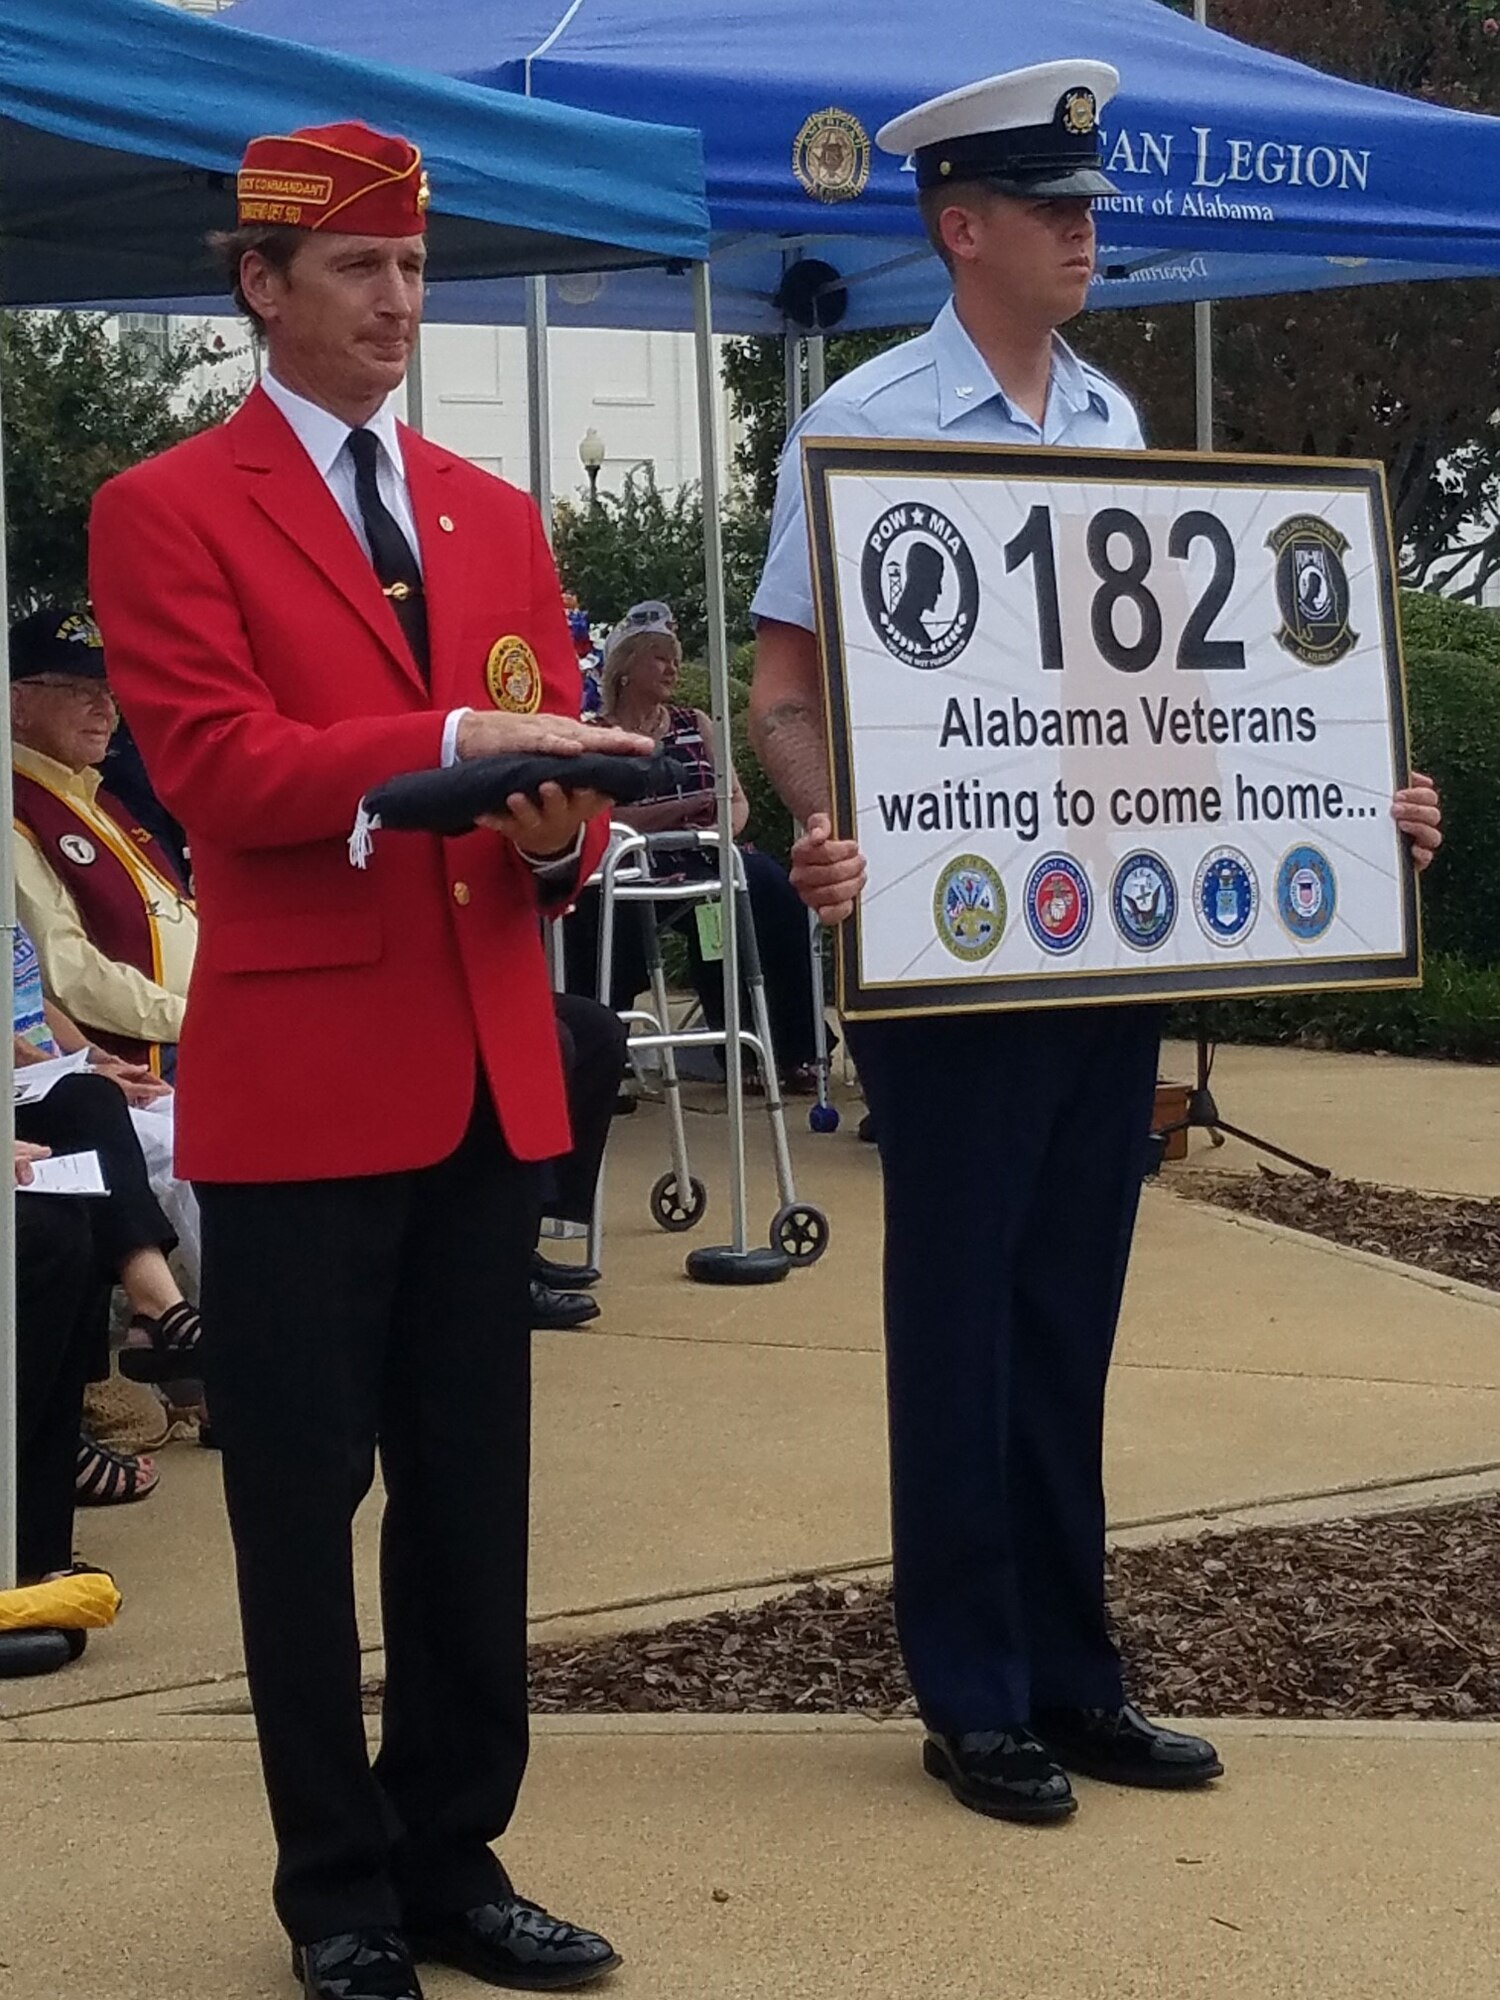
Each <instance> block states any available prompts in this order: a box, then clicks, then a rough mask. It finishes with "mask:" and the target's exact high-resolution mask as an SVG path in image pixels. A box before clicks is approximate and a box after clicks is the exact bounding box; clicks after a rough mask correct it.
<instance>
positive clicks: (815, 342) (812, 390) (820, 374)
mask: <svg viewBox="0 0 1500 2000" xmlns="http://www.w3.org/2000/svg"><path fill="white" fill-rule="evenodd" d="M827 387H828V342H827V341H826V340H825V339H824V337H823V335H822V334H821V333H814V334H811V335H809V337H808V341H807V400H808V402H809V403H815V402H817V400H818V398H819V396H821V395H822V393H823V391H824V390H825V389H826V388H827Z"/></svg>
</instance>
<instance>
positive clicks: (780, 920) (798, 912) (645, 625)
mask: <svg viewBox="0 0 1500 2000" xmlns="http://www.w3.org/2000/svg"><path fill="white" fill-rule="evenodd" d="M681 668H682V645H681V642H680V641H679V639H678V637H677V625H676V621H675V619H674V618H673V616H672V607H671V606H670V605H669V604H663V603H661V602H659V601H656V600H651V601H649V602H647V603H644V604H636V605H632V607H631V608H630V610H629V611H627V612H626V614H625V616H624V617H623V618H622V619H621V620H620V622H619V624H618V625H616V626H615V628H614V630H613V631H612V632H611V633H610V635H609V637H608V639H606V641H605V643H604V674H603V699H602V702H601V706H600V710H599V717H598V719H599V721H600V722H603V723H613V724H614V725H615V726H616V727H617V728H622V729H631V730H634V731H636V732H637V733H638V734H640V735H643V736H650V737H651V738H652V739H653V740H654V741H655V742H656V743H657V744H659V745H660V747H661V748H662V749H663V750H665V751H666V752H667V753H668V755H669V756H670V757H671V758H672V759H673V760H674V762H675V763H676V765H677V768H678V772H679V782H678V786H677V788H676V789H674V790H673V791H672V792H671V793H669V794H666V795H664V796H662V797H660V798H651V799H644V800H642V801H641V802H640V803H639V804H638V805H634V806H619V807H616V809H615V812H614V818H615V819H616V820H618V821H620V822H621V823H622V824H624V825H626V826H630V827H633V828H634V829H635V831H636V832H637V833H673V832H676V831H677V830H678V829H679V828H681V829H683V830H687V831H694V830H696V829H698V828H709V827H712V826H713V825H714V821H715V814H716V807H715V803H714V779H715V765H714V750H713V724H712V723H711V722H710V720H709V718H708V717H707V716H706V715H705V714H704V713H703V711H702V709H698V708H690V707H689V706H687V704H686V703H683V702H675V701H674V700H673V699H672V696H673V694H674V693H675V691H676V687H677V680H678V676H679V674H680V672H681ZM730 778H731V782H732V785H733V801H734V802H733V814H732V817H733V825H734V832H735V837H736V839H738V838H739V836H740V835H741V834H742V833H743V832H744V829H745V823H746V821H747V820H748V819H749V817H750V802H749V800H748V799H747V798H746V797H745V794H744V791H743V789H742V787H741V785H740V781H739V774H738V773H737V772H735V771H733V770H731V772H730ZM741 853H742V855H743V858H744V863H745V879H746V884H747V887H748V889H749V892H750V909H751V914H752V917H753V919H754V923H755V935H756V940H757V942H758V943H759V946H760V957H761V966H762V969H763V971H764V973H765V980H766V1004H767V1006H768V1008H769V1011H770V1016H771V1040H772V1043H773V1046H774V1048H775V1052H776V1064H777V1069H778V1072H779V1074H780V1076H781V1080H782V1086H783V1088H784V1089H786V1090H790V1091H798V1092H805V1091H809V1090H811V1089H812V1088H813V1087H814V1084H815V1074H814V1070H813V1060H814V1053H815V1044H814V1041H813V1004H814V1003H813V984H812V961H811V957H810V955H809V952H808V942H807V915H806V912H805V911H804V909H803V907H802V903H801V899H800V898H799V897H798V895H797V892H796V891H795V890H794V889H793V887H792V885H791V883H790V881H789V880H788V879H787V873H786V870H785V869H784V868H783V867H782V866H781V864H780V863H779V862H778V861H776V860H775V859H774V858H773V857H772V856H771V855H769V854H762V853H761V852H760V851H759V850H758V849H757V848H754V847H744V848H742V849H741ZM715 865H716V864H715V862H714V859H713V857H712V856H711V855H707V854H698V853H692V852H688V851H684V852H683V853H682V854H681V855H672V856H669V857H666V858H665V859H664V858H663V857H661V856H657V857H656V862H655V866H656V871H657V873H658V874H666V873H668V872H669V873H670V874H671V875H672V876H674V877H675V878H676V879H678V880H681V879H682V877H684V876H685V875H691V874H695V873H699V872H701V873H702V874H704V875H707V874H708V873H710V872H711V871H712V870H713V869H714V867H715ZM626 915H627V920H626V921H623V922H617V923H616V926H615V939H614V972H613V979H612V991H611V993H610V996H609V1002H610V1005H611V1006H612V1007H614V1008H615V1009H616V1010H617V1011H619V1010H622V1009H624V1008H628V1007H630V1006H631V1005H633V1003H634V1001H635V998H636V995H637V994H638V993H639V992H640V991H641V989H642V988H643V987H644V986H645V984H646V954H645V947H644V944H643V942H642V940H641V937H640V934H639V929H638V926H637V924H636V921H635V918H634V914H633V912H632V913H626ZM669 920H670V921H672V922H674V923H675V924H676V926H677V927H678V928H679V929H680V930H681V931H682V932H683V934H684V935H685V937H686V939H687V947H688V960H689V965H690V968H691V973H692V980H693V986H694V989H695V991H696V992H697V994H698V997H699V999H700V1000H701V1001H702V1003H703V1012H704V1014H705V1016H706V1018H707V1019H708V1021H709V1023H710V1025H711V1026H713V1027H716V1028H718V1027H722V1026H723V1024H724V974H723V968H722V966H721V965H720V963H719V962H718V961H717V960H716V959H709V958H705V956H704V953H703V948H702V945H701V943H700V940H699V935H698V925H697V922H696V919H695V914H694V912H693V911H692V910H691V909H689V910H687V911H685V912H682V911H679V912H677V913H676V914H675V915H673V916H672V917H671V918H670V919H669ZM564 929H565V936H566V943H567V971H568V986H569V989H570V990H571V991H572V992H575V993H592V992H593V991H594V990H595V980H596V967H597V964H598V939H599V892H598V890H597V889H591V890H588V891H586V892H585V894H584V896H582V897H581V898H580V899H579V904H578V908H577V910H576V911H575V912H574V914H573V915H572V916H571V917H570V918H569V919H568V921H567V923H566V925H565V927H564Z"/></svg>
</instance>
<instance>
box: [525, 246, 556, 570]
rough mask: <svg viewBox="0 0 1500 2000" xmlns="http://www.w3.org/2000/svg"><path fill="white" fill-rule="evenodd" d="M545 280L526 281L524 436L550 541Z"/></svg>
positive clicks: (549, 383)
mask: <svg viewBox="0 0 1500 2000" xmlns="http://www.w3.org/2000/svg"><path fill="white" fill-rule="evenodd" d="M547 346H548V343H547V280H546V279H545V278H528V279H527V280H526V435H527V444H528V447H529V450H530V454H531V497H532V499H533V500H535V502H536V504H537V511H538V512H539V513H540V514H541V517H542V527H543V530H544V531H545V533H546V536H547V540H548V541H549V542H550V541H551V540H552V380H551V370H550V368H549V366H548V362H549V359H550V357H549V355H548V351H547Z"/></svg>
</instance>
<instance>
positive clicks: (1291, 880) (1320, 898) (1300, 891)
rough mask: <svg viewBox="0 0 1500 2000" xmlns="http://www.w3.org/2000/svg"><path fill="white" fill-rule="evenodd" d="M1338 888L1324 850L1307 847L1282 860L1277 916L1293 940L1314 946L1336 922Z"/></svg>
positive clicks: (1293, 850) (1283, 857) (1277, 888)
mask: <svg viewBox="0 0 1500 2000" xmlns="http://www.w3.org/2000/svg"><path fill="white" fill-rule="evenodd" d="M1337 907H1338V884H1337V882H1336V881H1335V880H1334V874H1333V864H1332V863H1331V862H1330V861H1329V859H1328V856H1327V855H1326V854H1324V852H1323V851H1322V849H1321V848H1318V847H1308V846H1306V845H1303V846H1300V847H1294V848H1292V850H1291V852H1290V853H1288V854H1285V855H1283V856H1282V861H1281V866H1280V867H1279V868H1278V869H1277V871H1276V914H1277V916H1278V917H1280V919H1281V921H1282V923H1283V924H1285V926H1286V928H1287V929H1288V930H1289V931H1290V932H1291V934H1292V936H1293V937H1294V938H1297V939H1299V940H1300V941H1301V942H1302V943H1303V944H1311V943H1312V941H1313V940H1314V939H1315V938H1320V937H1322V935H1323V933H1324V932H1325V931H1326V930H1327V929H1328V926H1329V925H1330V924H1331V923H1332V922H1333V917H1334V912H1335V910H1336V909H1337Z"/></svg>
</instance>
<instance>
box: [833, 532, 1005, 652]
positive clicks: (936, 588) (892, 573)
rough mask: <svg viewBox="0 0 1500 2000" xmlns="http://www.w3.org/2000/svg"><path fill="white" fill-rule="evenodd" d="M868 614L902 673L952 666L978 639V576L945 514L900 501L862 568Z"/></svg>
mask: <svg viewBox="0 0 1500 2000" xmlns="http://www.w3.org/2000/svg"><path fill="white" fill-rule="evenodd" d="M859 580H860V589H861V592H862V594H863V596H864V601H865V613H866V615H867V617H868V618H869V620H870V623H871V625H873V626H874V628H875V631H876V633H877V635H878V636H879V639H880V643H881V644H882V645H883V646H884V647H885V649H886V651H887V652H888V653H890V654H891V655H892V656H893V657H894V658H895V659H898V660H899V661H900V662H901V664H902V665H903V666H907V667H918V668H920V669H922V670H923V671H924V672H931V671H932V669H934V668H935V667H946V666H949V665H950V664H951V663H952V662H953V661H954V660H956V659H957V658H958V656H959V654H960V653H961V652H962V651H963V650H964V648H965V646H967V645H968V643H969V641H970V640H971V639H972V638H973V636H974V621H975V619H976V617H977V616H978V612H979V575H978V572H977V571H976V570H975V568H974V558H973V556H972V555H971V554H970V553H969V545H968V543H967V542H966V541H965V540H964V538H963V536H962V535H961V534H960V533H959V532H958V530H957V528H955V527H954V525H953V523H952V522H951V521H950V520H949V519H948V517H947V515H946V514H940V513H939V512H938V510H937V509H936V508H935V507H927V506H924V505H920V504H913V503H912V502H911V501H906V500H903V501H901V502H899V503H898V504H897V505H896V506H894V507H888V508H887V509H886V511H885V512H884V513H883V514H882V515H881V517H880V519H879V520H878V521H877V522H876V523H875V526H874V527H873V528H872V529H871V531H870V535H869V539H868V540H867V541H866V543H865V552H864V555H863V557H862V559H861V561H860V570H859Z"/></svg>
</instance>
